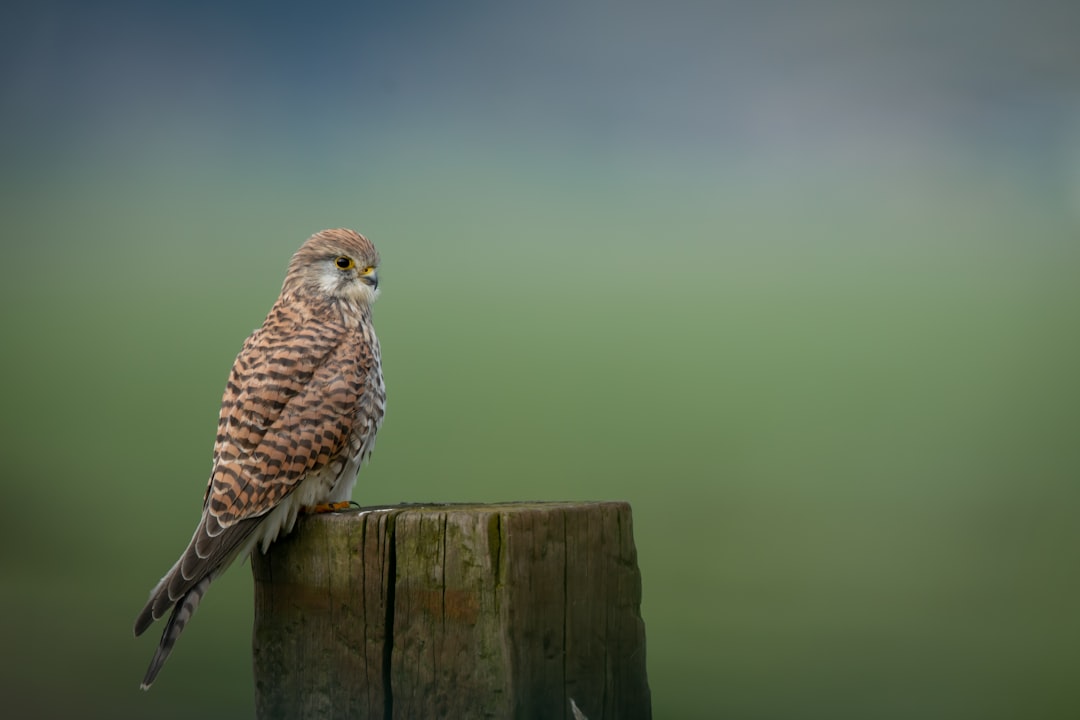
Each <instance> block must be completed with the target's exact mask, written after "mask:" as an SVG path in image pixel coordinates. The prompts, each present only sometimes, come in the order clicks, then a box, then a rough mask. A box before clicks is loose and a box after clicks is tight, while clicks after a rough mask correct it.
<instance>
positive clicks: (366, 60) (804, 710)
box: [0, 0, 1080, 719]
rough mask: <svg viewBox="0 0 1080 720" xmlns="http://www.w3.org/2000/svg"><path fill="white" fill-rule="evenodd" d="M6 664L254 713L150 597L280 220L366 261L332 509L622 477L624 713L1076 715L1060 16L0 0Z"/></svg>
mask: <svg viewBox="0 0 1080 720" xmlns="http://www.w3.org/2000/svg"><path fill="white" fill-rule="evenodd" d="M0 12H2V15H3V20H2V21H0V68H2V74H0V80H2V86H0V89H2V97H0V103H2V108H0V110H2V113H0V127H2V128H3V132H2V133H0V158H2V170H0V187H2V192H0V233H2V238H3V283H2V284H0V301H2V307H3V335H2V337H3V342H2V347H3V352H2V370H3V372H2V373H0V377H2V383H3V401H2V403H3V404H2V412H0V423H2V425H0V431H2V432H0V443H2V445H0V450H2V453H3V459H4V462H3V487H4V491H5V507H6V517H5V519H4V521H3V523H0V563H2V569H3V572H2V576H0V592H2V596H0V597H2V603H3V604H2V608H0V632H2V645H3V651H2V653H0V657H2V663H3V667H2V668H0V670H2V672H0V691H2V695H3V698H4V706H5V708H6V709H7V710H12V709H14V710H16V711H17V712H16V713H15V714H14V715H12V717H16V716H17V717H61V716H63V717H72V716H79V717H102V718H149V717H153V718H171V717H176V718H180V717H185V718H186V717H193V716H194V717H204V718H205V717H245V716H251V715H252V713H253V706H252V679H251V669H250V665H251V662H250V628H251V579H250V573H249V570H248V569H247V567H246V566H245V567H236V568H234V569H233V571H232V572H230V573H229V574H228V575H226V576H225V577H224V578H223V579H222V580H221V581H219V582H218V583H217V584H215V586H214V588H213V590H212V591H211V592H210V594H209V595H208V597H207V599H206V601H205V602H204V604H203V606H202V608H201V610H200V612H199V613H198V615H197V616H196V619H195V621H194V622H193V623H192V624H191V626H190V627H189V629H188V630H187V632H186V633H185V635H184V638H183V640H182V641H181V642H180V643H179V645H178V647H177V651H176V653H175V654H174V655H173V656H172V658H171V660H170V662H169V664H168V666H167V667H166V668H165V671H164V672H163V674H162V676H161V677H160V679H159V681H158V682H157V684H156V685H155V686H154V688H153V690H152V691H151V692H149V693H141V692H139V690H138V682H139V680H140V678H141V676H142V672H143V670H144V668H145V666H146V664H147V662H148V661H149V658H150V656H151V654H152V651H153V643H154V642H155V640H156V635H155V634H154V633H151V635H154V637H153V638H151V637H145V638H141V639H140V640H139V641H135V640H132V638H131V634H130V633H131V629H130V628H131V623H132V621H133V619H134V616H135V614H136V612H137V611H138V610H139V608H140V607H141V605H142V603H143V601H144V599H145V597H146V593H147V592H148V591H149V589H150V587H151V586H152V585H153V584H154V582H155V581H156V580H157V578H158V577H160V575H161V574H162V573H163V572H164V571H165V570H166V569H167V568H168V567H169V565H170V564H171V563H172V562H173V560H174V558H175V557H176V555H177V554H178V553H179V552H180V550H181V549H182V548H183V546H184V544H185V543H186V541H187V540H188V538H189V537H190V532H191V530H192V528H193V527H194V524H195V522H196V519H197V517H198V514H199V509H200V503H201V499H202V492H203V488H204V485H205V480H206V474H207V471H208V469H209V461H210V451H211V444H212V441H213V437H214V432H215V422H216V414H217V407H218V402H219V399H220V393H221V391H222V388H223V385H224V381H225V377H226V374H227V372H228V369H229V367H230V364H231V362H232V359H233V357H234V356H235V354H236V352H237V351H238V349H239V346H240V343H241V342H242V341H243V339H244V337H245V336H246V335H247V334H248V333H249V332H250V331H251V330H252V329H253V328H255V327H256V326H257V325H259V324H260V323H261V321H262V318H263V316H264V314H265V312H266V311H267V309H268V308H269V307H270V305H271V303H272V302H273V300H274V298H275V296H276V294H277V292H278V289H279V287H280V283H281V280H282V277H283V272H284V268H285V265H286V263H287V261H288V259H289V256H290V254H291V253H292V252H293V251H294V250H295V249H296V247H297V246H299V244H300V243H301V242H302V241H303V240H304V239H305V238H306V237H307V236H308V235H309V234H311V233H312V232H315V231H317V230H319V229H322V228H324V227H335V226H350V227H355V228H356V229H358V230H360V231H362V232H364V233H366V234H367V235H368V236H369V237H371V238H372V239H373V240H374V241H375V242H376V243H377V245H378V247H379V249H380V251H381V253H382V256H383V269H382V271H381V273H380V275H381V278H382V282H383V288H384V292H383V297H382V299H381V300H380V303H379V305H378V306H377V308H376V324H377V327H378V330H379V335H380V337H381V339H382V344H383V352H384V361H385V371H386V380H387V384H388V388H389V396H390V406H389V413H388V416H387V420H386V424H385V425H384V427H383V431H382V433H381V435H380V439H379V445H378V448H377V451H376V453H375V456H374V459H373V461H372V463H371V464H370V465H369V466H368V467H367V468H365V470H364V471H363V472H362V474H361V479H360V482H359V484H358V486H357V491H356V493H355V498H356V499H357V500H358V501H360V502H361V503H365V504H377V503H393V502H399V501H501V500H526V499H553V500H554V499H582V500H584V499H625V500H628V501H630V502H631V503H632V504H633V508H634V517H635V534H636V539H637V544H638V550H639V553H640V564H641V570H642V573H643V577H644V603H643V613H644V617H645V621H646V629H647V634H648V643H649V645H648V667H649V675H650V680H651V685H652V690H653V698H654V710H655V714H656V716H657V717H658V718H762V719H765V718H811V717H823V718H834V719H835V718H980V719H985V718H1019V717H1023V718H1056V717H1060V718H1073V717H1078V716H1080V683H1078V682H1077V679H1078V677H1080V613H1078V607H1080V563H1078V557H1080V523H1078V522H1077V517H1078V510H1080V370H1078V369H1080V322H1078V321H1080V313H1078V311H1080V42H1077V37H1080V7H1078V6H1077V5H1076V3H1074V2H1050V1H1048V0H1037V1H1035V2H1024V3H1021V2H1018V1H1013V2H980V3H976V2H973V1H971V2H956V1H950V0H946V1H945V2H933V3H931V2H927V1H925V0H916V1H915V2H907V3H856V2H842V1H840V0H828V1H820V2H805V3H696V4H695V3H682V2H675V3H666V2H665V3H661V2H640V1H637V0H631V1H630V2H618V3H616V2H607V1H600V0H582V1H580V2H579V1H573V0H552V2H547V3H542V4H539V3H538V4H535V5H534V6H533V7H527V6H520V5H517V4H508V3H495V2H468V1H467V2H461V3H426V2H420V3H412V4H405V3H399V4H390V3H386V4H380V5H375V4H368V3H357V4H345V3H340V4H333V3H332V4H328V5H317V4H316V5H310V4H309V5H304V6H303V7H300V6H292V5H281V6H278V5H276V4H274V3H269V4H268V3H238V4H230V5H228V6H225V5H222V4H220V3H211V2H188V3H145V2H119V1H116V0H106V1H105V2H100V3H93V4H90V3H75V2H50V1H48V0H45V1H42V2H33V3H26V2H15V3H13V4H8V5H5V9H4V10H3V11H0Z"/></svg>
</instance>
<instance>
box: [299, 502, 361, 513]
mask: <svg viewBox="0 0 1080 720" xmlns="http://www.w3.org/2000/svg"><path fill="white" fill-rule="evenodd" d="M352 506H353V503H352V502H351V501H350V502H336V503H319V504H318V505H309V506H308V507H305V508H304V513H305V514H307V515H318V514H320V513H332V512H341V511H342V510H348V509H349V508H351V507H352ZM357 507H359V505H357Z"/></svg>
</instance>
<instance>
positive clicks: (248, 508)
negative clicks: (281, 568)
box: [135, 229, 386, 689]
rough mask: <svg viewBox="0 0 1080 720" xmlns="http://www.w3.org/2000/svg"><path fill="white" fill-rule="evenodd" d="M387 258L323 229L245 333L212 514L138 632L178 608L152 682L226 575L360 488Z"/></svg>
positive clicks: (223, 416) (373, 408) (380, 399)
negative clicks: (310, 511)
mask: <svg viewBox="0 0 1080 720" xmlns="http://www.w3.org/2000/svg"><path fill="white" fill-rule="evenodd" d="M378 265H379V256H378V253H377V252H376V251H375V246H374V245H372V244H371V242H370V241H369V240H368V239H367V238H365V237H364V236H363V235H360V234H359V233H356V232H353V231H352V230H345V229H339V230H324V231H322V232H320V233H316V234H315V235H312V236H311V237H310V238H308V240H307V242H305V243H304V244H303V245H302V246H301V247H300V249H299V250H298V251H297V252H296V254H295V255H293V257H292V260H291V261H290V263H289V269H288V272H287V273H286V276H285V282H284V284H283V285H282V289H281V294H280V295H279V296H278V299H277V302H275V303H274V306H273V308H271V310H270V312H269V314H268V315H267V316H266V320H265V321H264V322H263V325H262V327H260V328H259V329H257V330H256V331H255V332H254V333H252V334H251V336H250V337H248V339H247V340H246V341H245V342H244V344H243V347H242V348H241V350H240V354H239V355H238V356H237V358H236V361H235V362H234V363H233V368H232V372H231V373H230V374H229V379H228V381H227V382H226V384H225V394H224V397H223V398H222V401H221V412H220V415H219V418H218V432H217V436H216V440H215V443H214V458H213V467H212V470H211V472H210V480H209V482H208V484H207V488H206V493H205V494H204V496H203V511H202V517H201V518H200V520H199V523H198V526H197V527H196V529H195V534H194V536H193V537H192V538H191V542H190V543H189V544H188V547H187V549H186V550H185V551H184V553H183V554H182V555H181V556H180V558H179V559H178V560H177V561H176V563H175V564H174V565H173V567H172V568H171V569H170V570H169V572H168V573H166V574H165V576H164V577H163V578H162V579H161V581H160V582H159V583H158V584H157V586H156V587H155V588H154V589H153V590H152V591H151V593H150V599H149V601H148V602H147V604H146V607H144V608H143V611H142V612H141V613H140V614H139V616H138V618H136V620H135V635H136V636H138V635H141V634H142V633H143V632H144V631H145V630H146V629H147V628H148V627H149V626H150V625H151V624H152V623H153V622H154V621H155V620H159V619H160V618H162V617H164V616H165V614H166V613H167V612H171V615H170V617H169V621H168V623H167V624H166V626H165V630H164V631H163V633H162V636H161V641H160V642H159V644H158V648H157V651H156V652H155V654H154V658H153V660H152V661H151V663H150V667H149V669H148V670H147V672H146V676H145V678H144V679H143V683H142V687H143V689H147V688H149V687H150V685H151V684H152V683H153V681H154V678H155V677H156V676H157V674H158V672H159V671H160V670H161V666H162V664H163V663H164V662H165V660H166V659H167V658H168V656H169V653H170V652H171V651H172V648H173V645H174V644H175V643H176V639H177V637H179V635H180V633H181V632H182V631H183V629H184V626H185V625H186V624H187V622H188V620H189V619H190V617H191V615H192V614H193V613H194V612H195V609H196V608H197V607H198V605H199V602H200V601H201V600H202V597H203V595H204V594H205V593H206V589H207V588H208V587H209V585H210V583H211V582H212V581H213V580H214V578H215V577H217V576H218V575H220V574H221V573H222V572H224V570H225V569H226V568H227V567H228V566H229V565H230V564H231V563H232V562H233V561H234V560H236V559H237V558H240V557H244V556H246V555H247V554H248V553H250V552H251V551H252V550H253V549H254V548H255V547H256V546H257V545H261V547H262V550H263V551H265V550H266V548H267V546H269V544H270V543H271V542H273V541H274V540H275V539H276V538H277V537H278V536H279V534H282V533H287V532H289V531H290V530H292V527H293V525H294V524H295V523H296V517H297V514H298V513H299V512H300V510H301V508H303V507H307V506H311V505H316V504H321V503H333V502H341V501H344V500H348V499H349V498H350V496H351V494H352V488H353V485H354V484H355V482H356V474H357V471H358V470H359V467H360V464H361V463H362V462H363V461H364V460H365V459H366V458H367V457H368V456H369V455H370V454H371V450H372V447H373V445H374V443H375V435H376V433H377V432H378V430H379V427H380V425H381V424H382V420H383V415H384V413H385V410H386V389H385V387H384V385H383V378H382V360H381V355H380V351H379V341H378V339H377V338H376V336H375V329H374V327H373V325H372V321H371V306H372V303H373V302H374V301H375V298H376V297H377V296H378V275H377V273H376V269H377V268H378Z"/></svg>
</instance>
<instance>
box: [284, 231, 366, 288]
mask: <svg viewBox="0 0 1080 720" xmlns="http://www.w3.org/2000/svg"><path fill="white" fill-rule="evenodd" d="M378 268H379V253H378V252H376V250H375V246H374V245H372V244H371V241H370V240H368V239H367V238H366V237H364V236H363V235H361V234H360V233H357V232H354V231H352V230H346V229H338V230H323V231H322V232H319V233H315V234H314V235H312V236H311V237H310V238H308V239H307V242H305V243H304V244H303V245H301V246H300V249H299V250H297V251H296V254H295V255H293V258H292V261H290V262H289V272H288V273H287V274H286V276H285V286H284V288H283V291H284V292H290V291H291V292H303V293H310V294H312V295H315V296H317V297H321V298H325V299H327V300H345V301H349V302H351V303H355V304H357V305H360V306H361V307H369V306H370V305H371V304H372V303H373V302H375V298H377V297H378V296H379V275H378Z"/></svg>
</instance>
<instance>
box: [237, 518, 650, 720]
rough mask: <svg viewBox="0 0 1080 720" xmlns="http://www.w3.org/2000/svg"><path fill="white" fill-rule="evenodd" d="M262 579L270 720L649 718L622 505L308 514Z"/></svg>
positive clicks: (262, 660)
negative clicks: (313, 719)
mask: <svg viewBox="0 0 1080 720" xmlns="http://www.w3.org/2000/svg"><path fill="white" fill-rule="evenodd" d="M252 569H253V572H254V575H255V632H254V651H255V707H256V713H257V716H258V717H259V718H260V720H269V719H271V718H353V719H367V718H379V720H385V719H388V718H455V719H456V718H543V719H545V720H548V719H551V718H566V719H567V720H571V719H572V718H575V717H576V715H575V712H574V710H573V709H572V706H571V700H572V701H573V704H574V706H576V708H577V709H578V710H579V711H580V713H581V714H583V716H584V717H587V718H589V720H601V719H604V720H610V719H611V718H649V717H651V715H652V710H651V705H650V699H649V686H648V681H647V679H646V674H645V626H644V623H643V622H642V619H641V612H640V603H641V575H640V573H639V572H638V567H637V551H636V550H635V547H634V537H633V527H632V521H631V515H630V506H629V505H628V504H626V503H617V502H596V503H513V504H505V505H417V506H397V507H391V508H382V509H375V510H365V511H356V512H346V513H339V514H332V515H315V516H310V517H306V518H304V519H303V520H302V521H301V523H300V525H299V527H298V528H297V529H296V530H295V531H294V532H293V534H292V535H291V536H290V537H288V538H286V539H284V540H282V541H280V542H278V543H276V544H274V545H273V546H272V547H271V549H270V551H269V552H268V553H267V554H266V555H261V554H259V553H255V554H254V555H253V556H252Z"/></svg>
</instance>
